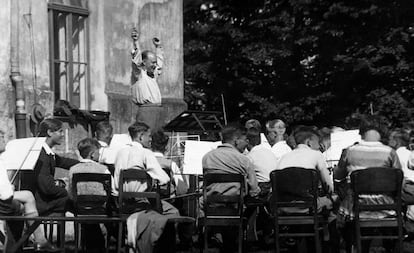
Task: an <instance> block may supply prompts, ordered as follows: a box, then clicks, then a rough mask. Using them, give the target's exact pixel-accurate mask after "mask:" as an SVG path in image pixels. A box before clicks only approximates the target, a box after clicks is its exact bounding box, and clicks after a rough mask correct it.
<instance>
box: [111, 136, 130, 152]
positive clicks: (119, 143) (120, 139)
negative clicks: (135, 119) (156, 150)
mask: <svg viewBox="0 0 414 253" xmlns="http://www.w3.org/2000/svg"><path fill="white" fill-rule="evenodd" d="M131 142H132V139H131V136H129V134H114V136H112V140H111V143H110V144H109V146H110V147H111V148H114V149H121V148H123V147H125V146H126V145H128V144H130V143H131Z"/></svg>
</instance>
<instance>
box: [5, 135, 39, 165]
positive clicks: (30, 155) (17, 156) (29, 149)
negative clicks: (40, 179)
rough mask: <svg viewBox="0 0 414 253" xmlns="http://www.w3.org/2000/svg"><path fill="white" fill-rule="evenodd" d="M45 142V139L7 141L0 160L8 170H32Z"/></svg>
mask: <svg viewBox="0 0 414 253" xmlns="http://www.w3.org/2000/svg"><path fill="white" fill-rule="evenodd" d="M45 141H46V138H45V137H37V138H36V137H33V138H22V139H16V140H12V141H9V142H8V143H7V144H6V149H5V151H4V152H3V153H2V154H1V155H0V158H1V159H2V160H3V161H4V162H5V164H6V168H7V169H8V170H33V168H34V166H35V165H36V162H37V159H38V158H39V155H40V151H41V150H42V146H43V145H44V143H45Z"/></svg>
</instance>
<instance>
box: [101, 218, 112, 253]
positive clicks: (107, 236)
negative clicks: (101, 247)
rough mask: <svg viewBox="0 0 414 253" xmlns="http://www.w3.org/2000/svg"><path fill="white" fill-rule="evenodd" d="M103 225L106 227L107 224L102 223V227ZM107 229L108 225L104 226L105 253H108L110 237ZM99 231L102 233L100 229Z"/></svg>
mask: <svg viewBox="0 0 414 253" xmlns="http://www.w3.org/2000/svg"><path fill="white" fill-rule="evenodd" d="M105 225H107V224H105V223H104V226H105ZM108 227H109V225H107V226H105V228H106V238H105V253H108V252H109V246H110V245H109V243H110V242H111V235H110V234H109V231H108ZM101 231H102V229H101ZM101 233H102V232H101Z"/></svg>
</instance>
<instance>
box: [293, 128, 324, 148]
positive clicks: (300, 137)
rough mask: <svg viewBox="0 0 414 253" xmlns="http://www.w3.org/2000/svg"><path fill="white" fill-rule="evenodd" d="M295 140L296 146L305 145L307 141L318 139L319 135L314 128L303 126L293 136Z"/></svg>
mask: <svg viewBox="0 0 414 253" xmlns="http://www.w3.org/2000/svg"><path fill="white" fill-rule="evenodd" d="M293 136H294V138H295V142H296V145H298V144H305V141H306V140H307V139H311V138H312V137H318V138H319V134H318V132H317V131H315V130H314V129H313V128H312V127H308V126H302V127H299V128H298V129H296V131H295V133H294V134H293Z"/></svg>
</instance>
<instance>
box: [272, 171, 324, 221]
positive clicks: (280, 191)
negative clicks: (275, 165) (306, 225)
mask: <svg viewBox="0 0 414 253" xmlns="http://www.w3.org/2000/svg"><path fill="white" fill-rule="evenodd" d="M270 180H271V184H272V198H271V202H270V203H271V206H272V208H273V209H274V210H275V211H278V208H281V207H294V208H309V211H310V212H309V214H312V213H315V211H316V210H317V197H318V195H317V193H318V180H319V175H318V172H317V171H316V170H315V169H305V168H299V167H289V168H285V169H283V170H274V171H272V172H271V173H270Z"/></svg>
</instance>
